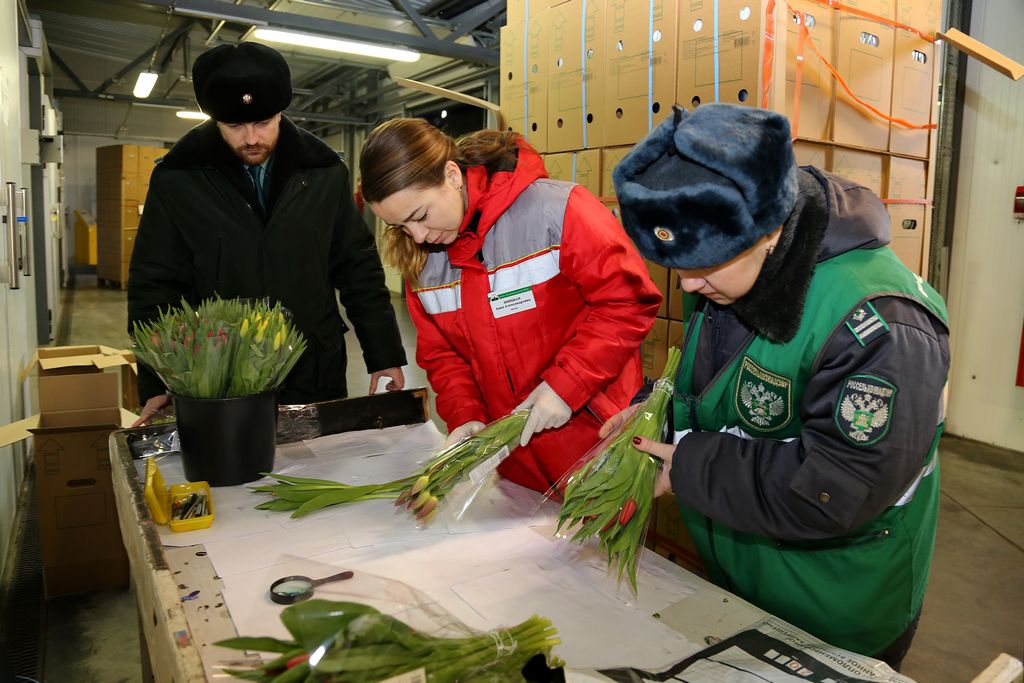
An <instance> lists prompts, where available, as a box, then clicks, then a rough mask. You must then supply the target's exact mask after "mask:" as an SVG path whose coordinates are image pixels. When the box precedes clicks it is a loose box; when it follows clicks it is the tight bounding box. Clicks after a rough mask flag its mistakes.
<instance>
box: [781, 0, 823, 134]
mask: <svg viewBox="0 0 1024 683" xmlns="http://www.w3.org/2000/svg"><path fill="white" fill-rule="evenodd" d="M788 7H789V8H790V9H787V10H786V11H785V12H784V13H783V16H788V18H789V20H788V21H787V22H786V32H787V33H786V112H785V113H786V116H787V117H789V121H790V125H791V126H792V128H793V134H794V136H800V137H805V138H812V139H814V140H830V139H831V133H832V131H831V124H832V108H833V95H834V88H835V79H834V78H833V76H832V73H831V72H830V71H829V70H828V67H827V66H825V63H824V62H822V61H821V59H819V58H818V56H817V55H816V54H814V51H813V50H812V49H811V47H812V45H813V47H814V49H815V50H817V51H818V52H819V53H821V56H822V57H824V58H825V59H827V60H828V61H829V63H832V64H834V63H835V49H834V48H835V38H834V33H835V26H836V20H835V17H836V10H833V9H831V8H828V7H825V6H824V5H821V4H819V3H817V2H814V0H789V3H788ZM794 10H795V11H794ZM798 13H799V14H798ZM805 24H806V26H807V34H808V38H809V39H810V43H811V45H806V44H805V45H804V49H803V61H802V64H803V69H802V70H801V78H800V102H799V105H800V110H799V112H797V111H796V108H795V107H796V104H797V102H796V76H797V73H796V72H797V64H798V61H797V56H798V52H799V47H800V34H801V28H802V27H803V26H804V25H805Z"/></svg>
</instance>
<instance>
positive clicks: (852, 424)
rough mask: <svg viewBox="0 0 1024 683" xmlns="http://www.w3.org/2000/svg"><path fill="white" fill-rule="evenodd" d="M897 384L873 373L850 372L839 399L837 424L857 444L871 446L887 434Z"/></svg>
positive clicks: (836, 416) (845, 435) (848, 439)
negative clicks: (852, 373)
mask: <svg viewBox="0 0 1024 683" xmlns="http://www.w3.org/2000/svg"><path fill="white" fill-rule="evenodd" d="M897 391H898V389H897V388H896V385H894V384H892V383H891V382H889V381H887V380H884V379H882V378H881V377H875V376H874V375H851V376H850V377H847V378H846V379H845V380H844V381H843V386H842V388H841V389H840V390H839V398H838V400H837V401H836V415H835V420H836V426H837V427H839V431H840V432H841V433H842V435H843V436H844V437H845V438H846V440H847V441H849V442H850V443H852V444H853V445H854V446H870V445H872V444H876V443H878V442H879V441H881V440H882V439H884V438H885V435H886V434H888V433H889V425H890V424H891V423H892V415H893V408H894V407H895V402H896V393H897Z"/></svg>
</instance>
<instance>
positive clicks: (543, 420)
mask: <svg viewBox="0 0 1024 683" xmlns="http://www.w3.org/2000/svg"><path fill="white" fill-rule="evenodd" d="M524 408H527V409H529V411H530V417H528V418H526V426H525V427H523V435H522V436H521V437H519V445H520V446H525V445H526V444H528V443H530V438H531V437H532V436H533V435H534V434H535V433H537V432H540V431H543V430H545V429H554V428H557V427H561V426H562V425H564V424H565V423H566V422H568V421H569V418H570V417H572V410H571V409H570V408H569V404H567V403H566V402H565V401H563V400H562V397H561V396H559V395H558V394H556V393H555V390H554V389H552V388H551V387H550V386H548V383H547V382H541V383H540V384H538V385H537V388H536V389H534V390H533V391H531V392H530V395H529V396H527V397H526V400H525V401H523V402H522V403H520V404H519V405H518V406H516V410H522V409H524Z"/></svg>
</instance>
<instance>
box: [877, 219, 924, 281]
mask: <svg viewBox="0 0 1024 683" xmlns="http://www.w3.org/2000/svg"><path fill="white" fill-rule="evenodd" d="M886 208H887V209H888V210H889V221H890V225H891V226H892V242H890V243H889V248H890V249H892V250H893V251H894V252H896V255H897V256H899V257H900V260H901V261H903V264H904V265H905V266H906V267H907V268H909V269H910V270H912V271H914V272H915V273H917V274H918V275H921V276H922V277H924V273H923V272H922V270H923V269H924V267H925V265H926V263H927V259H926V258H925V254H924V250H925V248H926V245H927V240H926V239H925V238H926V236H927V235H928V232H929V231H928V226H927V225H926V224H925V215H926V211H925V207H924V206H923V205H921V204H889V205H888V206H887V207H886Z"/></svg>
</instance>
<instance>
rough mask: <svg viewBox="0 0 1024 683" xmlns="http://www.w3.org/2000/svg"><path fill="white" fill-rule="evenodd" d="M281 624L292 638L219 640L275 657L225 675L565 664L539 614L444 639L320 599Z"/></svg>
mask: <svg viewBox="0 0 1024 683" xmlns="http://www.w3.org/2000/svg"><path fill="white" fill-rule="evenodd" d="M281 621H282V622H283V624H284V626H285V627H286V628H287V629H288V632H289V633H290V634H291V638H290V639H278V638H271V637H262V638H260V637H257V638H249V637H240V638H230V639H228V640H223V641H220V642H218V643H217V645H219V646H221V647H227V648H233V649H237V650H246V651H250V652H265V653H272V654H274V655H276V656H275V657H274V658H273V659H270V660H269V661H266V662H264V663H263V664H262V665H261V666H259V667H256V668H251V669H232V668H227V669H225V673H227V674H230V675H231V676H234V677H236V678H240V679H244V680H248V681H258V682H260V683H291V682H297V681H303V682H305V683H370V682H371V681H383V680H385V679H389V678H392V677H395V676H399V675H401V674H409V675H410V678H409V680H410V681H411V680H426V681H428V682H430V683H454V682H455V681H516V680H523V676H522V673H521V671H522V669H523V667H524V666H525V665H526V664H527V662H529V661H530V660H531V659H533V658H534V657H537V656H538V655H540V656H542V657H544V658H545V660H546V665H547V666H550V667H556V666H561V665H562V663H561V662H560V661H558V660H557V659H555V658H554V657H553V656H552V655H551V649H552V648H553V647H554V646H555V645H558V643H559V642H560V641H559V640H558V637H557V632H556V630H555V628H554V626H553V625H552V624H551V621H550V620H548V619H545V618H543V617H539V616H536V615H534V616H532V617H530V618H529V619H527V620H526V621H524V622H523V623H521V624H519V625H517V626H512V627H510V628H507V629H497V630H494V631H489V632H482V633H481V632H475V631H471V630H470V629H468V628H467V627H465V626H462V625H461V624H458V625H454V624H452V623H449V624H448V625H447V627H446V628H445V629H443V634H442V633H438V632H433V630H428V629H417V628H413V627H412V626H410V625H409V624H407V623H406V622H405V621H403V620H401V619H399V618H397V617H395V616H391V615H389V614H384V613H382V612H381V611H379V610H378V609H376V608H374V607H372V606H370V605H368V604H363V603H359V602H340V601H331V600H319V599H314V600H309V601H307V602H302V603H299V604H296V605H291V606H289V607H286V608H285V609H284V610H282V612H281ZM455 626H458V628H455ZM531 664H532V662H531ZM417 672H418V673H419V676H416V675H415V674H416V673H417Z"/></svg>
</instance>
